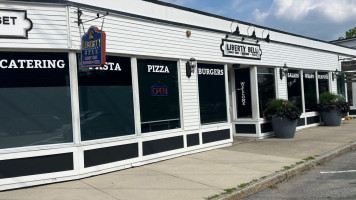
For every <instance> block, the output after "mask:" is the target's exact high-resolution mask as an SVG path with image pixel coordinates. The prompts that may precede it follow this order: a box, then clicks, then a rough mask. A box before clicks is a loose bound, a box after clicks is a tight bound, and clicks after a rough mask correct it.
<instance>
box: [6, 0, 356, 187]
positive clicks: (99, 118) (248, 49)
mask: <svg viewBox="0 0 356 200" xmlns="http://www.w3.org/2000/svg"><path fill="white" fill-rule="evenodd" d="M0 14H1V15H0V16H1V22H2V23H1V24H0V26H1V30H0V47H1V50H0V71H1V73H0V87H1V89H0V107H1V110H2V112H1V114H0V115H1V121H0V124H1V125H0V138H1V139H0V190H6V189H13V188H19V187H26V186H32V185H38V184H46V183H53V182H59V181H66V180H73V179H79V178H83V177H88V176H93V175H97V174H102V173H107V172H111V171H115V170H121V169H125V168H130V167H134V166H140V165H144V164H147V163H152V162H157V161H160V160H165V159H170V158H173V157H177V156H182V155H186V154H191V153H196V152H201V151H206V150H210V149H215V148H221V147H226V146H229V145H231V143H232V141H233V136H249V137H255V138H266V137H271V136H273V132H272V128H271V125H270V123H269V122H267V121H265V120H264V118H263V110H264V109H265V108H266V105H267V104H268V102H269V101H270V100H271V99H275V98H282V99H288V100H290V101H292V102H293V103H295V104H296V105H297V106H298V107H299V108H300V109H302V110H303V114H302V116H301V119H300V120H299V121H298V128H297V129H298V130H300V129H304V128H308V127H313V126H317V125H319V114H318V112H317V108H316V105H317V103H318V98H319V94H321V93H322V92H325V91H330V92H333V93H337V92H338V88H341V89H339V90H340V91H342V90H343V89H342V86H343V88H344V90H345V83H344V84H343V85H342V84H341V85H340V84H339V86H338V83H337V77H336V76H335V73H334V72H335V71H336V69H338V70H339V71H340V68H341V61H340V58H352V57H355V55H356V50H355V49H352V48H347V47H342V46H339V45H335V44H331V43H329V42H325V41H320V40H316V39H312V38H307V37H303V36H299V35H295V34H292V33H286V32H283V31H278V30H274V29H270V28H267V27H262V26H258V25H255V24H249V23H245V22H241V21H237V20H233V19H228V18H224V17H220V16H216V15H212V14H209V13H203V12H200V11H195V10H191V9H188V8H184V7H179V6H175V5H172V4H168V3H163V2H159V1H152V0H131V1H125V0H117V1H115V3H113V1H109V0H102V1H100V2H98V1H84V0H73V1H66V0H57V1H54V2H53V1H45V0H38V1H36V0H31V1H26V0H23V1H21V0H16V1H1V2H0ZM91 26H96V27H98V29H99V30H103V31H105V33H106V64H105V66H103V67H98V68H86V67H82V66H81V59H82V58H81V56H82V54H81V53H82V36H83V35H84V34H85V33H86V32H87V31H88V29H89V28H90V27H91ZM91 53H93V52H85V54H83V55H87V54H88V55H90V54H91ZM193 58H194V59H193Z"/></svg>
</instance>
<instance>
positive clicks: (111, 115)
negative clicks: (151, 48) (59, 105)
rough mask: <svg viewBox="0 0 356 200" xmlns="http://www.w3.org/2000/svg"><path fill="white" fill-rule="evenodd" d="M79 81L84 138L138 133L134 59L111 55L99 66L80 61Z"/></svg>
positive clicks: (82, 133) (81, 124) (81, 125)
mask: <svg viewBox="0 0 356 200" xmlns="http://www.w3.org/2000/svg"><path fill="white" fill-rule="evenodd" d="M79 57H80V54H78V58H79ZM78 60H79V61H80V58H79V59H78ZM78 84H79V106H80V127H81V138H82V140H83V141H84V140H93V139H101V138H109V137H117V136H124V135H130V134H135V123H134V111H133V96H132V80H131V62H130V58H126V57H117V56H107V57H106V65H105V66H104V67H98V68H83V67H81V66H80V62H78Z"/></svg>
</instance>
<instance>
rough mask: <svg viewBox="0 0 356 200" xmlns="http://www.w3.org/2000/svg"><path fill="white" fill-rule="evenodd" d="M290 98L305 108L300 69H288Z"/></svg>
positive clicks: (298, 105) (296, 104) (301, 107)
mask: <svg viewBox="0 0 356 200" xmlns="http://www.w3.org/2000/svg"><path fill="white" fill-rule="evenodd" d="M287 87H288V100H289V101H290V102H292V103H293V104H294V105H295V106H297V107H298V108H299V109H301V110H303V105H302V89H301V80H300V71H299V70H288V75H287Z"/></svg>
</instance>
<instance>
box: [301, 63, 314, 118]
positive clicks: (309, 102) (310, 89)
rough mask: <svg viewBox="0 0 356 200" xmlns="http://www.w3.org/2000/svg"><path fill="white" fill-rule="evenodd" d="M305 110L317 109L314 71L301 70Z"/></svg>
mask: <svg viewBox="0 0 356 200" xmlns="http://www.w3.org/2000/svg"><path fill="white" fill-rule="evenodd" d="M303 83H304V98H305V112H311V111H317V97H316V78H315V71H310V70H304V71H303Z"/></svg>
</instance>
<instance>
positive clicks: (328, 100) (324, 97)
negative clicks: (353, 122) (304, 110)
mask: <svg viewBox="0 0 356 200" xmlns="http://www.w3.org/2000/svg"><path fill="white" fill-rule="evenodd" d="M318 107H319V110H320V111H322V112H329V111H331V110H339V111H340V112H342V113H347V112H348V111H349V110H350V105H349V103H347V102H346V100H345V99H344V98H343V97H340V96H338V95H336V94H331V93H330V92H324V93H322V94H321V95H320V103H319V105H318Z"/></svg>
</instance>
